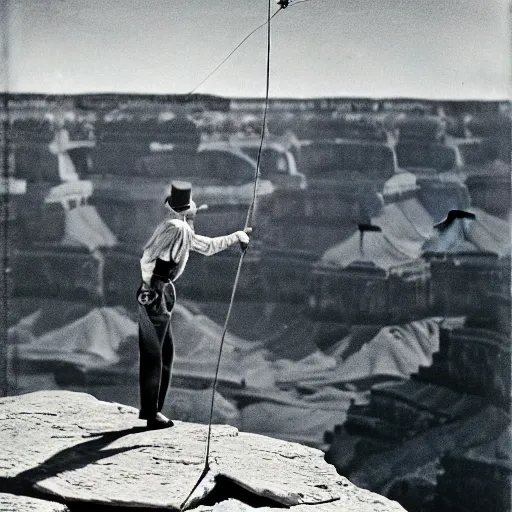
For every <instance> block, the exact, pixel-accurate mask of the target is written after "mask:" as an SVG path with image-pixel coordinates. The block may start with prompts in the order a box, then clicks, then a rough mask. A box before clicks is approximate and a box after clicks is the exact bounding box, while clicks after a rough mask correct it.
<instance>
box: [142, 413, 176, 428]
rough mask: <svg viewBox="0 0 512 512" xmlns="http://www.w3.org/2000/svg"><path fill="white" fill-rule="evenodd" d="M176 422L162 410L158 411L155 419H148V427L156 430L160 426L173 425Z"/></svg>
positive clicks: (167, 426)
mask: <svg viewBox="0 0 512 512" xmlns="http://www.w3.org/2000/svg"><path fill="white" fill-rule="evenodd" d="M173 425H174V423H173V422H172V420H170V419H169V418H166V417H165V416H164V415H163V414H162V413H161V412H157V413H156V416H155V417H154V418H153V419H150V420H148V421H147V428H148V429H149V430H156V429H159V428H169V427H172V426H173Z"/></svg>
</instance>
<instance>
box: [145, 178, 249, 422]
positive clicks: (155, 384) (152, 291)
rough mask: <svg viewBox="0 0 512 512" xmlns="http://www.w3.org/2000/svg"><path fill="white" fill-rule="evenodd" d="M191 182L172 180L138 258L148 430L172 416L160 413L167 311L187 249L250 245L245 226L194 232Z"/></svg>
mask: <svg viewBox="0 0 512 512" xmlns="http://www.w3.org/2000/svg"><path fill="white" fill-rule="evenodd" d="M191 193H192V185H191V184H190V183H188V182H182V181H174V182H173V183H172V185H171V194H170V195H169V196H168V197H167V198H166V200H165V206H166V208H167V209H168V211H169V217H168V218H167V219H166V220H165V221H163V222H162V223H160V224H159V225H158V227H157V228H156V229H155V232H154V233H153V235H152V236H151V238H150V239H149V241H148V242H147V244H146V246H145V248H144V253H143V255H142V258H141V260H140V266H141V271H142V284H141V286H140V288H139V290H138V293H137V301H138V303H139V305H138V307H139V353H140V372H139V384H140V404H141V407H140V413H139V418H140V419H144V420H147V427H148V428H149V429H157V428H166V427H171V426H172V425H173V423H172V421H171V420H169V419H168V418H166V417H165V416H164V415H163V414H162V412H161V411H162V408H163V405H164V401H165V396H166V393H167V389H168V387H169V382H170V379H171V371H172V363H173V357H174V344H173V339H172V332H171V326H170V321H171V313H172V309H173V307H174V303H175V301H176V290H175V288H174V281H176V279H178V278H179V277H180V275H181V274H182V273H183V271H184V269H185V265H186V264H187V260H188V256H189V251H191V250H192V251H196V252H199V253H201V254H204V255H206V256H211V255H213V254H216V253H218V252H220V251H223V250H225V249H227V248H228V247H230V246H232V245H233V244H235V243H237V242H239V243H241V244H245V245H246V244H248V243H249V237H248V235H247V233H245V232H244V231H237V232H235V233H232V234H230V235H226V236H219V237H215V238H209V237H206V236H201V235H197V234H196V233H195V232H194V218H195V216H196V212H197V207H196V204H195V203H194V201H192V199H191Z"/></svg>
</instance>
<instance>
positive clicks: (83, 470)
mask: <svg viewBox="0 0 512 512" xmlns="http://www.w3.org/2000/svg"><path fill="white" fill-rule="evenodd" d="M0 410H1V411H2V418H1V421H0V437H1V438H2V441H3V442H2V445H1V446H0V482H1V484H0V491H4V492H9V489H16V490H17V493H18V494H23V493H24V492H25V494H29V493H30V491H33V490H35V491H37V492H39V493H43V494H44V495H47V496H48V499H49V500H51V499H52V496H59V501H64V502H65V503H75V502H85V503H95V504H104V505H116V506H121V507H144V508H158V509H167V510H175V511H177V510H180V506H181V504H182V503H183V502H184V501H185V499H186V498H187V497H188V496H189V494H190V492H191V491H192V489H193V487H194V484H195V483H196V482H197V481H198V479H199V477H200V475H201V474H202V472H203V469H204V454H205V447H206V437H207V432H208V426H207V425H200V424H195V423H187V422H181V421H175V425H174V427H172V428H170V429H163V430H153V431H148V430H146V429H145V422H144V421H142V420H139V419H138V411H137V410H136V409H134V408H131V407H127V406H123V405H120V404H113V403H107V402H102V401H100V400H97V399H95V398H94V397H92V396H90V395H87V394H84V393H76V392H72V391H38V392H36V393H29V394H26V395H21V396H18V397H7V398H3V399H0ZM209 460H210V463H211V464H212V466H214V467H215V479H214V482H215V486H212V485H209V486H203V488H202V490H203V491H204V489H207V492H204V496H201V500H199V501H198V502H196V503H195V504H194V505H195V506H198V510H204V511H207V510H215V511H216V512H231V511H233V512H235V511H237V510H247V509H248V507H252V506H260V507H261V506H263V507H265V508H266V509H274V508H278V507H282V506H283V505H284V506H292V505H293V506H294V512H306V511H310V512H334V511H335V510H339V511H345V512H370V511H371V512H392V511H393V512H399V511H402V512H403V510H404V509H403V508H402V507H401V506H400V505H398V504H397V503H395V502H392V501H390V500H388V499H386V498H384V497H382V496H379V495H377V494H374V493H371V492H369V491H366V490H362V489H359V488H358V487H356V486H354V485H353V484H351V483H350V482H349V481H348V480H347V479H346V478H344V477H341V476H340V475H338V474H337V473H336V470H335V468H334V467H333V466H331V465H330V464H328V463H326V462H325V461H324V459H323V453H322V452H321V451H320V450H316V449H314V448H309V447H306V446H302V445H299V444H296V443H290V442H286V441H282V440H278V439H273V438H269V437H265V436H261V435H256V434H249V433H243V432H239V431H238V430H237V429H236V428H234V427H231V426H225V425H213V426H212V438H211V447H210V459H209ZM212 487H214V488H213V489H212ZM223 507H224V508H223ZM21 510H24V509H21ZM27 510H31V509H27ZM49 510H53V509H51V508H50V509H49ZM56 510H66V509H65V508H63V509H62V508H60V509H59V508H57V509H56ZM259 510H260V511H262V510H263V509H259Z"/></svg>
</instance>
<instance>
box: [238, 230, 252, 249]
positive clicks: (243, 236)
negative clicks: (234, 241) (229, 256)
mask: <svg viewBox="0 0 512 512" xmlns="http://www.w3.org/2000/svg"><path fill="white" fill-rule="evenodd" d="M251 231H252V229H251V228H246V229H245V230H244V231H237V232H236V235H237V236H238V241H239V242H240V247H241V249H242V251H246V250H247V247H249V235H248V233H250V232H251Z"/></svg>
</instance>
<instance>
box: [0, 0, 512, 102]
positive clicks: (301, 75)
mask: <svg viewBox="0 0 512 512" xmlns="http://www.w3.org/2000/svg"><path fill="white" fill-rule="evenodd" d="M0 2H2V3H3V4H4V5H3V9H2V10H1V11H0V12H1V13H2V21H3V22H4V23H7V25H8V28H9V31H8V34H7V38H8V42H9V44H8V53H9V59H8V65H9V70H8V77H7V79H6V78H5V77H4V79H3V86H4V88H5V84H6V83H7V87H8V89H9V90H11V91H19V92H43V93H79V92H141V93H186V92H189V91H190V90H191V89H192V88H194V87H195V86H196V85H197V84H198V83H199V82H200V81H201V80H202V79H203V78H204V77H205V76H206V75H207V74H208V73H209V72H210V71H211V70H212V69H213V68H214V67H215V66H216V65H217V64H218V63H219V62H220V61H221V60H222V58H223V57H224V56H226V55H227V54H228V53H229V52H230V51H231V50H232V49H233V48H234V46H236V44H238V43H239V42H240V40H241V39H242V38H243V37H245V36H246V35H247V34H248V33H249V32H250V31H251V30H252V29H254V28H255V27H256V26H258V25H259V24H261V23H263V22H264V21H265V20H266V16H267V0H188V1H185V0H0ZM272 2H273V4H272V9H273V10H275V9H276V8H277V6H276V5H275V0H272ZM509 16H510V10H509V0H309V1H306V2H303V3H300V4H297V5H295V6H293V7H289V8H288V9H286V10H283V11H281V12H280V13H279V14H278V15H277V16H276V17H275V18H274V19H273V20H272V51H271V82H270V95H271V96H274V97H276V96H281V97H317V96H344V95H348V96H371V97H393V96H402V97H403V96H408V97H434V98H471V99H479V98H482V99H483V98H489V99H496V98H499V99H503V98H507V97H508V96H509V93H510V90H511V87H510V83H511V81H510V78H509V75H510V60H511V52H510V46H511V36H510V31H509V25H510V23H509ZM4 55H5V51H4ZM265 58H266V29H265V28H263V29H261V30H260V31H259V32H257V33H256V34H254V35H253V36H252V38H251V39H249V40H248V41H247V42H246V43H245V45H244V46H242V47H241V48H240V49H239V50H238V51H237V53H235V54H234V56H233V57H232V58H231V59H230V60H229V61H228V63H227V64H225V65H224V67H222V68H221V69H220V70H219V71H218V72H217V73H216V74H215V75H213V77H212V78H210V79H209V80H208V81H207V82H206V83H205V84H204V85H202V86H201V87H200V88H199V89H198V91H197V92H203V93H214V94H220V95H224V96H246V97H251V96H263V95H264V91H265ZM3 64H4V66H3V67H2V69H5V62H3ZM0 85H2V84H0Z"/></svg>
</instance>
